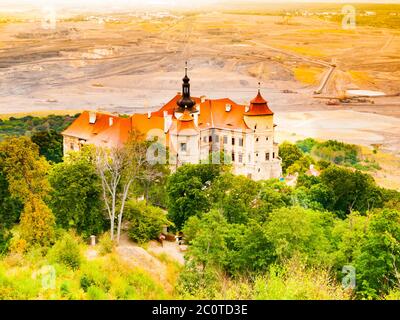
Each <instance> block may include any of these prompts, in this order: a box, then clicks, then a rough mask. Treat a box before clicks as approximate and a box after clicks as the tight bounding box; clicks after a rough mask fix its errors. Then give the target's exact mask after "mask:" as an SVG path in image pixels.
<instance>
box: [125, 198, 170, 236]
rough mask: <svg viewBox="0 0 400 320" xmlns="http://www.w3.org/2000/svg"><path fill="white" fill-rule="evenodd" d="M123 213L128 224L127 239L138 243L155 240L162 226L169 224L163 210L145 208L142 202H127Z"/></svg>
mask: <svg viewBox="0 0 400 320" xmlns="http://www.w3.org/2000/svg"><path fill="white" fill-rule="evenodd" d="M125 212H126V218H127V219H128V220H129V222H130V227H129V231H128V234H129V237H130V238H132V239H133V240H134V241H137V242H139V243H145V242H147V241H149V240H152V239H157V237H158V236H159V235H160V233H161V232H162V229H163V226H165V225H170V224H171V223H170V222H169V221H168V219H167V217H166V214H165V213H164V211H163V210H161V209H160V208H157V207H153V206H146V204H145V203H144V202H134V201H130V202H128V203H127V204H126V211H125Z"/></svg>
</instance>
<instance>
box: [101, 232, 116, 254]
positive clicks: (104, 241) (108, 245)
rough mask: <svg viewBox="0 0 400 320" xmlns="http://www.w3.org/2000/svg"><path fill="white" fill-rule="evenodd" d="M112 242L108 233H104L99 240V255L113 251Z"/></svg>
mask: <svg viewBox="0 0 400 320" xmlns="http://www.w3.org/2000/svg"><path fill="white" fill-rule="evenodd" d="M114 245H115V243H114V241H113V240H111V237H110V233H109V232H105V233H103V234H102V235H101V236H100V238H99V252H100V254H101V255H105V254H107V253H111V252H112V251H113V249H114Z"/></svg>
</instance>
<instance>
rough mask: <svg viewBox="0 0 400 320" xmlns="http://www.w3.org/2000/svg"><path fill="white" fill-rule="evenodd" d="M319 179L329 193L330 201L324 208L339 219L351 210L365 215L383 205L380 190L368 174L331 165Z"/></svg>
mask: <svg viewBox="0 0 400 320" xmlns="http://www.w3.org/2000/svg"><path fill="white" fill-rule="evenodd" d="M320 178H321V182H322V184H323V185H324V186H325V187H326V188H327V189H328V190H329V191H330V199H329V201H327V202H328V203H326V205H324V207H325V208H326V209H327V210H329V211H333V212H337V214H338V216H340V217H344V215H346V214H348V213H350V212H351V211H353V210H354V211H359V212H361V213H365V212H366V211H368V210H372V209H373V208H380V207H382V205H383V200H382V193H381V190H380V189H379V188H378V187H377V186H376V184H375V181H374V180H373V178H372V177H371V176H370V175H368V174H363V173H361V172H360V171H354V172H353V171H351V170H349V169H345V168H340V167H338V166H333V165H332V166H329V167H328V168H327V169H325V170H324V171H323V172H322V173H321V176H320ZM325 200H327V199H325Z"/></svg>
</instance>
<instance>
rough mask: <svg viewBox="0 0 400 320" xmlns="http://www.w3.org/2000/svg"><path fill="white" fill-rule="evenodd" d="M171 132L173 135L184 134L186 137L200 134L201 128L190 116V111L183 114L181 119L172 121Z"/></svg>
mask: <svg viewBox="0 0 400 320" xmlns="http://www.w3.org/2000/svg"><path fill="white" fill-rule="evenodd" d="M169 132H170V133H172V134H178V133H181V134H184V135H186V136H192V135H196V134H198V132H199V128H198V127H197V126H196V125H195V123H194V120H193V117H192V116H191V115H190V113H189V111H188V110H185V111H184V112H183V115H182V116H181V117H180V118H179V119H174V120H173V121H172V125H171V128H170V129H169Z"/></svg>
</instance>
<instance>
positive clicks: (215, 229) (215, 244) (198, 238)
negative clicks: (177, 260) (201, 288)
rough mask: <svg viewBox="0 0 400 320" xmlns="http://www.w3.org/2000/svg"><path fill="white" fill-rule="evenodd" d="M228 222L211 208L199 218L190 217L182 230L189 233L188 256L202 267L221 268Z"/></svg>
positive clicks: (223, 263)
mask: <svg viewBox="0 0 400 320" xmlns="http://www.w3.org/2000/svg"><path fill="white" fill-rule="evenodd" d="M228 230H229V224H228V222H227V221H226V218H225V217H224V215H223V214H222V213H221V212H220V211H218V210H215V209H213V210H211V211H209V212H207V213H205V214H203V215H202V217H201V219H198V218H197V217H190V218H189V220H188V221H187V222H186V225H185V228H184V229H183V232H184V233H185V234H186V233H188V234H190V235H191V238H192V239H191V240H190V242H189V243H190V247H189V251H188V253H187V254H188V256H189V258H190V259H192V260H193V261H194V262H195V263H196V264H197V265H200V266H201V267H202V271H204V270H205V269H206V267H208V266H210V267H214V268H222V267H223V266H224V265H225V262H226V256H227V244H226V235H227V232H228Z"/></svg>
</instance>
